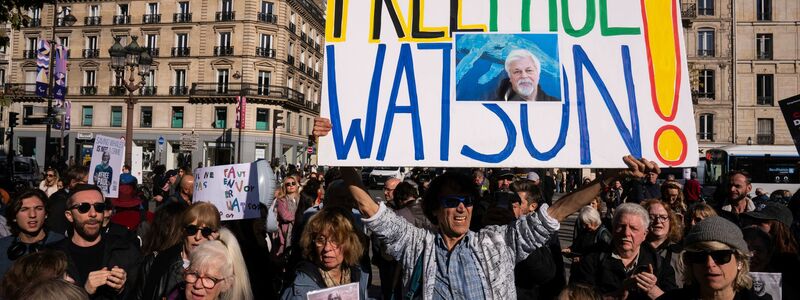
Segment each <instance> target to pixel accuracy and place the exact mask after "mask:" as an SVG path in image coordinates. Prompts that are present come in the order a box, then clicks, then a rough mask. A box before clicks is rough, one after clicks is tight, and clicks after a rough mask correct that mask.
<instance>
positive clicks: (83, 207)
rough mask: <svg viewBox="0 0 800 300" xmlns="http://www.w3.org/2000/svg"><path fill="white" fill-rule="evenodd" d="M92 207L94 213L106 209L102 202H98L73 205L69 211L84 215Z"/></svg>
mask: <svg viewBox="0 0 800 300" xmlns="http://www.w3.org/2000/svg"><path fill="white" fill-rule="evenodd" d="M92 206H94V211H95V212H103V211H105V210H106V207H107V205H106V204H105V203H104V202H98V203H94V204H92V203H86V202H84V203H81V204H75V205H73V206H70V207H69V209H77V210H78V212H79V213H82V214H85V213H88V212H89V210H91V209H92Z"/></svg>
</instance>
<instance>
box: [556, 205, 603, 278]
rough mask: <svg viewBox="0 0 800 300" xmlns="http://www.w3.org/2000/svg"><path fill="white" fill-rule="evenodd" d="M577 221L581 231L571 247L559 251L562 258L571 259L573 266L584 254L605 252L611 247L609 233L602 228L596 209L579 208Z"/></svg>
mask: <svg viewBox="0 0 800 300" xmlns="http://www.w3.org/2000/svg"><path fill="white" fill-rule="evenodd" d="M578 220H580V224H581V226H583V230H581V232H580V234H579V235H578V237H577V238H576V239H575V240H574V242H573V243H572V245H571V246H569V247H567V248H564V249H562V250H561V253H562V254H564V256H566V257H568V258H571V259H572V263H573V264H577V263H580V259H581V257H582V256H584V255H586V254H589V253H592V252H601V251H606V249H608V248H609V247H611V232H610V231H608V229H606V227H605V226H603V222H602V220H601V219H600V213H599V212H598V211H597V209H595V208H594V207H592V206H585V207H583V208H581V210H580V212H579V213H578Z"/></svg>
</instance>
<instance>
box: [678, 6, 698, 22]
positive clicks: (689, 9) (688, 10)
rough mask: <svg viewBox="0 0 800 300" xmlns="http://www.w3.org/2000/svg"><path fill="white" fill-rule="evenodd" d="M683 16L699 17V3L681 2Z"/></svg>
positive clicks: (687, 17) (688, 17)
mask: <svg viewBox="0 0 800 300" xmlns="http://www.w3.org/2000/svg"><path fill="white" fill-rule="evenodd" d="M681 18H684V19H691V18H697V4H696V3H681Z"/></svg>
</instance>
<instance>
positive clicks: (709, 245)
mask: <svg viewBox="0 0 800 300" xmlns="http://www.w3.org/2000/svg"><path fill="white" fill-rule="evenodd" d="M693 250H694V251H697V250H712V251H713V250H733V256H734V257H736V263H737V264H738V267H737V268H738V270H737V273H736V279H735V280H734V281H733V290H734V291H738V290H746V289H750V288H752V287H753V277H752V276H750V256H748V255H747V254H745V253H744V252H742V251H741V250H739V249H734V248H731V247H729V246H728V245H726V244H724V243H720V242H717V241H705V242H697V243H694V244H691V245H686V251H693ZM684 253H685V252H684ZM681 259H683V257H681ZM729 263H730V262H729ZM683 281H684V283H685V284H686V285H695V286H696V285H697V284H698V283H697V279H695V278H694V273H692V264H689V263H687V264H684V266H683Z"/></svg>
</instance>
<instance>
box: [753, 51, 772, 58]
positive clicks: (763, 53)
mask: <svg viewBox="0 0 800 300" xmlns="http://www.w3.org/2000/svg"><path fill="white" fill-rule="evenodd" d="M756 56H757V57H758V59H760V60H771V59H772V52H770V51H761V52H758V54H757V55H756Z"/></svg>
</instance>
